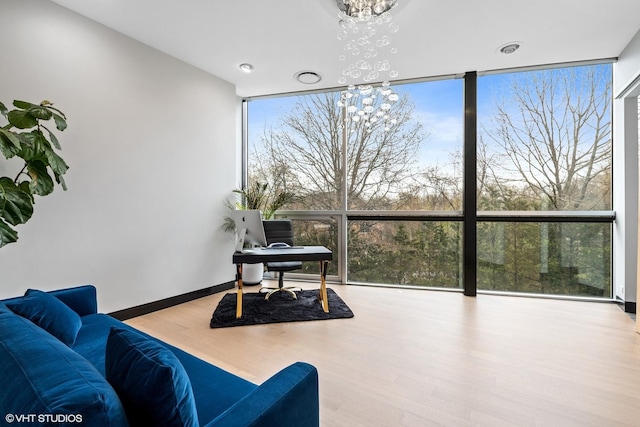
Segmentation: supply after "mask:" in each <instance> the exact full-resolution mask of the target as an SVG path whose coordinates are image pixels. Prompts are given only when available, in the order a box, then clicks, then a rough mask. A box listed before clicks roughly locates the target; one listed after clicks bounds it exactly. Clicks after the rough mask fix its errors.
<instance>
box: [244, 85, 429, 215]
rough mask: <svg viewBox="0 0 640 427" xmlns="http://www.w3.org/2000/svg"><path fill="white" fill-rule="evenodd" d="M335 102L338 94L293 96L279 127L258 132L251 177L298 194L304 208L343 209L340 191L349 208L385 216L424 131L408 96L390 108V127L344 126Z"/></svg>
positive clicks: (379, 123) (378, 124)
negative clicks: (273, 183)
mask: <svg viewBox="0 0 640 427" xmlns="http://www.w3.org/2000/svg"><path fill="white" fill-rule="evenodd" d="M339 99H340V93H338V92H332V93H321V94H313V95H305V96H301V97H299V98H298V100H297V102H296V104H295V105H294V106H293V108H292V109H291V110H290V111H289V112H288V113H286V114H285V115H284V116H283V118H282V119H281V123H280V125H279V127H271V128H267V129H265V130H264V134H263V136H262V139H261V143H260V144H259V146H257V147H258V149H257V151H256V152H255V153H254V155H253V156H252V159H255V164H252V167H251V169H252V173H253V174H254V177H256V178H262V177H264V178H266V179H269V181H270V182H271V181H273V177H276V179H277V183H276V185H278V186H280V187H283V188H285V189H287V190H293V191H294V192H296V194H297V195H298V196H299V197H298V200H299V201H301V203H304V205H305V206H304V207H305V208H307V209H339V208H341V206H342V199H343V188H346V191H347V197H348V200H349V207H350V208H351V209H388V208H389V206H390V205H389V203H390V200H391V199H392V198H393V197H392V196H393V195H395V194H396V193H397V192H400V191H401V190H402V184H403V182H405V180H406V179H407V178H409V177H410V176H412V174H414V172H415V171H414V170H413V168H412V166H413V164H414V159H415V155H416V153H417V150H418V148H419V146H420V144H421V142H422V141H423V140H424V139H425V134H424V132H423V126H422V124H421V123H420V122H417V121H415V120H413V118H412V113H413V110H414V106H413V104H412V103H411V102H410V101H409V99H408V97H407V96H403V97H401V98H400V100H399V101H398V102H396V103H395V104H394V105H393V107H392V110H391V112H390V113H391V115H392V117H393V119H395V121H394V122H393V123H389V122H387V123H386V125H385V124H384V123H383V121H382V120H380V121H377V122H374V123H371V124H370V125H369V126H367V125H365V123H363V122H362V121H361V122H349V123H348V125H346V126H345V121H344V117H345V116H344V114H345V113H344V111H343V110H344V109H343V108H342V107H340V106H339V105H338V101H339ZM385 126H386V127H388V130H387V131H385V130H384V127H385ZM344 138H346V151H347V153H346V162H347V164H346V166H345V165H343V140H344ZM345 167H346V173H345V169H344V168H345ZM345 177H346V180H347V182H346V185H344V184H343V181H344V178H345Z"/></svg>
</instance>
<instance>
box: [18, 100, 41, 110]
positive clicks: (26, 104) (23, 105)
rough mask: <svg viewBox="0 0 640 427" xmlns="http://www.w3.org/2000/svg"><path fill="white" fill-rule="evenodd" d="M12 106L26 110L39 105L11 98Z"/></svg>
mask: <svg viewBox="0 0 640 427" xmlns="http://www.w3.org/2000/svg"><path fill="white" fill-rule="evenodd" d="M13 106H14V107H17V108H20V109H22V110H28V109H30V108H33V107H39V105H36V104H32V103H31V102H27V101H20V100H19V99H14V100H13Z"/></svg>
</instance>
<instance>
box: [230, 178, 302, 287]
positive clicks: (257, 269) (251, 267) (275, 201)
mask: <svg viewBox="0 0 640 427" xmlns="http://www.w3.org/2000/svg"><path fill="white" fill-rule="evenodd" d="M233 192H234V193H236V194H239V195H240V196H241V199H240V201H236V202H235V203H233V202H231V201H228V203H227V206H228V207H229V208H230V209H231V210H250V209H251V210H259V211H260V212H262V219H264V220H269V219H271V218H272V217H273V215H274V214H275V212H276V211H277V210H278V209H280V208H281V207H282V206H284V205H286V204H287V203H289V202H291V201H292V200H293V199H294V198H295V194H294V193H292V192H291V191H277V190H270V189H269V185H268V184H266V183H261V182H258V181H254V182H252V183H251V184H250V185H249V186H248V187H247V188H245V189H236V190H233ZM222 228H223V229H224V230H225V231H228V232H234V233H235V232H236V231H237V230H236V224H235V222H234V220H233V218H231V217H230V216H227V217H225V218H224V224H223V226H222ZM263 274H264V264H262V263H259V264H243V266H242V279H243V280H242V282H243V283H244V284H246V285H258V284H260V282H262V277H263Z"/></svg>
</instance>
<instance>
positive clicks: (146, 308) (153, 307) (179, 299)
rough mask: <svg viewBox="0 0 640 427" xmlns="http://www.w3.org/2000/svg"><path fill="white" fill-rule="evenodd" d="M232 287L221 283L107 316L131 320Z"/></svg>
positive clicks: (230, 284)
mask: <svg viewBox="0 0 640 427" xmlns="http://www.w3.org/2000/svg"><path fill="white" fill-rule="evenodd" d="M234 286H235V282H233V281H231V282H227V283H222V284H220V285H214V286H211V287H209V288H204V289H199V290H197V291H192V292H187V293H186V294H181V295H176V296H174V297H170V298H165V299H161V300H158V301H153V302H149V303H146V304H142V305H137V306H135V307H131V308H125V309H123V310H118V311H114V312H112V313H108V314H109V316H111V317H115V318H116V319H118V320H127V319H132V318H134V317H138V316H143V315H145V314H149V313H153V312H154V311H158V310H163V309H165V308H169V307H173V306H174V305H178V304H183V303H185V302H189V301H193V300H195V299H198V298H202V297H206V296H208V295H212V294H215V293H218V292H223V291H226V290H228V289H233V287H234Z"/></svg>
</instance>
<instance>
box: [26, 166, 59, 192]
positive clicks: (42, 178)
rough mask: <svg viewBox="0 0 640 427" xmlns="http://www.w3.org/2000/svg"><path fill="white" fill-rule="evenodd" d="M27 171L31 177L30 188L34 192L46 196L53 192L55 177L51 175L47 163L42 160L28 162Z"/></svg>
mask: <svg viewBox="0 0 640 427" xmlns="http://www.w3.org/2000/svg"><path fill="white" fill-rule="evenodd" d="M27 171H28V172H29V176H30V177H31V183H30V184H29V188H30V189H31V192H32V193H33V194H37V195H38V196H46V195H47V194H50V193H51V192H53V179H51V176H49V173H48V172H47V165H46V164H45V163H44V162H43V161H42V160H32V161H30V162H28V163H27Z"/></svg>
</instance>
